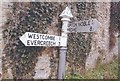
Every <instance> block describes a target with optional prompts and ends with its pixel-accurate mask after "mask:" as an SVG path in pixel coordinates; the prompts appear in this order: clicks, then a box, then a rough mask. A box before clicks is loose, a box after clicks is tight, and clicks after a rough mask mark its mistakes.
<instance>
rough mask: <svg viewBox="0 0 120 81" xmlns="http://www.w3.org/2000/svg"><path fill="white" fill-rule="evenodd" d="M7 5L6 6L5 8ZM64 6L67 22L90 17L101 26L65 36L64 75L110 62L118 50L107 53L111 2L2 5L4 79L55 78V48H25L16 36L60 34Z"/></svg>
mask: <svg viewBox="0 0 120 81" xmlns="http://www.w3.org/2000/svg"><path fill="white" fill-rule="evenodd" d="M8 4H9V7H8V6H7V7H6V5H8ZM66 6H71V10H72V13H73V16H74V18H72V19H71V22H70V23H72V22H74V21H81V20H87V19H91V18H96V19H97V20H98V21H99V22H100V23H101V26H100V27H99V28H98V30H97V31H96V32H94V33H69V34H68V50H67V62H66V74H74V73H78V74H80V73H84V72H85V70H86V69H90V68H95V66H96V65H97V64H99V63H108V62H110V60H112V58H113V56H114V54H116V49H118V48H117V46H116V47H115V48H114V49H113V51H112V52H109V42H108V41H109V37H110V35H109V26H110V6H111V3H109V2H92V3H88V2H72V3H68V2H60V3H57V2H51V3H47V2H40V3H38V2H34V3H29V2H26V3H24V2H22V3H19V2H15V3H5V4H4V6H2V7H3V9H2V10H1V11H3V14H4V15H2V16H0V17H2V18H4V19H2V20H1V21H2V22H0V25H1V23H2V24H3V22H5V23H4V24H3V25H1V26H0V28H2V27H3V28H2V29H3V33H2V31H0V33H2V34H3V35H1V34H0V39H1V40H0V43H1V41H2V40H3V43H2V44H4V45H1V46H0V49H3V53H1V54H3V57H2V55H0V56H1V58H0V59H2V61H0V67H2V68H3V70H0V72H3V78H4V79H11V78H23V79H31V78H34V79H48V78H50V79H56V78H57V75H58V63H59V62H58V61H59V47H26V46H24V45H23V44H22V42H21V41H20V40H19V37H20V36H22V35H23V34H24V33H25V32H28V31H29V32H37V33H44V34H50V35H61V32H62V30H61V27H62V23H61V20H60V19H61V18H60V17H59V15H60V13H61V12H62V11H63V10H64V9H65V7H66ZM0 9H1V7H0ZM8 12H9V13H8ZM0 15H1V14H0ZM0 19H1V18H0ZM3 20H4V21H3ZM116 37H117V36H116ZM2 38H3V39H2ZM117 44H118V43H117V42H116V45H117ZM2 46H4V47H2ZM113 52H114V53H113ZM110 58H111V59H110ZM1 63H2V64H1ZM1 65H2V66H1ZM43 75H44V76H43Z"/></svg>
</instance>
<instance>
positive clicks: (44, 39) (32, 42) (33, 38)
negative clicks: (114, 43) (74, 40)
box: [20, 7, 100, 79]
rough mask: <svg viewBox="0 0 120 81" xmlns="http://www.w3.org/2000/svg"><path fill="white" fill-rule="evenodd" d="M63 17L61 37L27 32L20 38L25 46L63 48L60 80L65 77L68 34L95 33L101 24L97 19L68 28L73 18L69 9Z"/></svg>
mask: <svg viewBox="0 0 120 81" xmlns="http://www.w3.org/2000/svg"><path fill="white" fill-rule="evenodd" d="M60 17H62V19H61V20H62V22H63V24H62V31H63V32H62V34H61V36H55V35H48V34H39V33H33V32H26V33H25V34H24V35H23V36H21V37H20V40H21V41H22V42H23V44H24V45H25V46H47V47H48V46H49V47H50V46H61V47H60V54H59V70H58V79H63V77H64V75H65V63H66V52H67V33H74V32H95V31H96V30H97V29H98V27H99V26H100V23H99V22H98V21H97V20H96V19H90V20H84V21H78V22H73V23H71V24H70V27H68V24H69V21H70V18H72V17H73V15H72V13H71V10H70V8H69V7H66V8H65V10H64V11H63V12H62V13H61V14H60Z"/></svg>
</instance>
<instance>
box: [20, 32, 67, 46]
mask: <svg viewBox="0 0 120 81" xmlns="http://www.w3.org/2000/svg"><path fill="white" fill-rule="evenodd" d="M20 40H21V41H22V42H23V44H24V45H25V46H67V38H66V37H61V36H55V35H48V34H39V33H33V32H26V33H25V34H24V35H23V36H21V37H20Z"/></svg>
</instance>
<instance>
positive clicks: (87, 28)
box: [68, 19, 100, 33]
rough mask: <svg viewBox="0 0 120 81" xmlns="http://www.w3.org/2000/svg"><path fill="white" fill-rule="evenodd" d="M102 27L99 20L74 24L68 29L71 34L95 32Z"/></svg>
mask: <svg viewBox="0 0 120 81" xmlns="http://www.w3.org/2000/svg"><path fill="white" fill-rule="evenodd" d="M98 27H100V22H98V20H97V19H89V20H84V21H78V22H73V23H71V24H70V27H68V31H69V33H71V32H95V31H96V30H97V29H98Z"/></svg>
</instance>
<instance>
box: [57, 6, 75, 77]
mask: <svg viewBox="0 0 120 81" xmlns="http://www.w3.org/2000/svg"><path fill="white" fill-rule="evenodd" d="M60 17H63V18H62V19H61V21H62V22H63V24H62V31H63V32H62V35H61V36H62V37H65V38H67V29H68V23H69V21H70V18H72V17H73V15H72V13H71V10H70V8H69V7H66V8H65V10H63V12H62V13H61V14H60ZM62 41H63V42H64V39H62ZM66 44H67V39H66ZM66 52H67V46H63V47H61V48H60V54H59V57H60V58H59V70H58V79H63V77H64V76H65V66H66Z"/></svg>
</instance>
